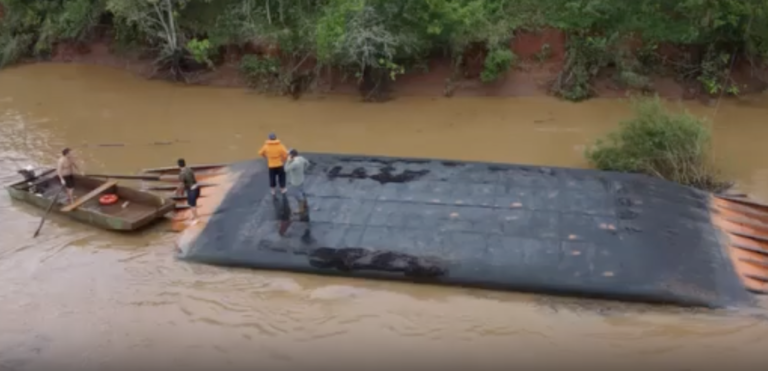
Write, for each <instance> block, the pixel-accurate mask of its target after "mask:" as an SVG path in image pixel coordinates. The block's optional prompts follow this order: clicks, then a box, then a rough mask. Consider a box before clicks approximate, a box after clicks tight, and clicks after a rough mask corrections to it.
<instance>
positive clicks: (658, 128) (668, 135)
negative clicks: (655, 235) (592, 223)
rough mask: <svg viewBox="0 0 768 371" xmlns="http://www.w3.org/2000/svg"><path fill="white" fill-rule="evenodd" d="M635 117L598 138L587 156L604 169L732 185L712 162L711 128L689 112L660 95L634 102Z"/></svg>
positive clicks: (710, 186)
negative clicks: (674, 108) (677, 109)
mask: <svg viewBox="0 0 768 371" xmlns="http://www.w3.org/2000/svg"><path fill="white" fill-rule="evenodd" d="M632 104H633V108H634V114H635V116H634V117H633V118H631V119H629V120H626V121H623V122H621V123H620V127H619V129H618V130H616V131H614V132H612V133H609V134H608V135H607V137H606V138H604V139H598V140H597V141H596V143H595V144H594V145H593V146H592V147H591V148H588V149H587V151H586V153H585V155H586V157H587V159H588V160H589V162H590V163H591V164H592V165H593V166H595V167H596V168H598V169H600V170H606V171H620V172H629V173H642V174H647V175H651V176H656V177H659V178H662V179H666V180H669V181H673V182H677V183H680V184H683V185H687V186H691V187H695V188H698V189H702V190H706V191H712V192H720V191H723V190H724V189H726V188H727V187H728V184H727V183H726V182H724V181H723V180H722V179H721V178H720V174H719V172H718V171H717V169H716V168H715V167H714V165H713V162H712V142H711V129H710V127H709V125H707V123H706V122H705V121H704V120H703V119H700V118H698V117H696V116H693V115H692V114H690V113H689V112H687V111H684V112H681V113H673V112H670V111H669V110H667V109H666V108H665V107H664V106H663V104H662V102H661V100H660V99H659V98H658V97H654V98H644V99H636V100H633V101H632Z"/></svg>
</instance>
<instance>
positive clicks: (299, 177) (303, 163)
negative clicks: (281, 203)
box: [285, 149, 309, 214]
mask: <svg viewBox="0 0 768 371" xmlns="http://www.w3.org/2000/svg"><path fill="white" fill-rule="evenodd" d="M307 168H309V161H307V159H305V158H304V157H301V156H299V151H297V150H295V149H291V152H290V153H289V155H288V162H286V163H285V172H286V174H288V185H290V188H289V191H288V193H289V194H290V195H291V196H292V197H294V198H296V202H297V203H298V204H299V208H298V210H299V214H304V211H306V206H307V205H306V199H307V197H306V194H305V193H304V172H305V171H306V170H307Z"/></svg>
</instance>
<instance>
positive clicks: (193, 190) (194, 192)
mask: <svg viewBox="0 0 768 371" xmlns="http://www.w3.org/2000/svg"><path fill="white" fill-rule="evenodd" d="M176 163H177V164H178V165H179V182H181V184H180V185H179V188H178V189H177V190H176V194H178V195H179V196H181V195H182V194H183V193H185V192H186V194H187V205H189V209H190V210H191V212H192V220H191V221H192V222H193V223H194V222H196V221H197V199H198V198H199V197H200V187H199V186H198V184H197V179H196V178H195V172H194V171H192V169H190V168H188V167H187V162H186V161H184V159H183V158H180V159H179V160H178V161H176Z"/></svg>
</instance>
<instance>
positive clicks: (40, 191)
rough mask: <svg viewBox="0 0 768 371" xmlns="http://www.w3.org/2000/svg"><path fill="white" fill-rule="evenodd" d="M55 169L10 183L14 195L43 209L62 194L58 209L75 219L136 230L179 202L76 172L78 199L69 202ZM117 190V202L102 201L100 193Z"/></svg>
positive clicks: (110, 227)
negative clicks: (104, 203) (61, 190)
mask: <svg viewBox="0 0 768 371" xmlns="http://www.w3.org/2000/svg"><path fill="white" fill-rule="evenodd" d="M61 187H62V185H61V183H60V181H59V178H58V177H57V176H56V174H55V172H54V170H53V169H49V170H46V171H43V172H42V173H40V174H39V175H37V176H33V177H27V179H25V180H23V181H20V182H16V183H13V184H10V185H8V186H6V190H7V191H8V194H9V195H10V196H11V198H13V199H16V200H19V201H22V202H26V203H28V204H30V205H33V206H37V207H39V208H42V209H46V208H48V206H49V205H50V204H51V201H52V200H53V198H54V197H56V195H57V194H58V195H59V196H58V199H57V200H56V204H55V205H54V210H55V211H56V212H57V213H59V214H62V215H66V216H68V217H70V218H72V219H74V220H77V221H80V222H82V223H85V224H90V225H93V226H95V227H98V228H102V229H107V230H113V231H134V230H137V229H140V228H142V227H144V226H147V225H148V224H150V223H152V222H154V221H156V220H158V219H161V218H163V217H164V216H165V215H166V214H168V213H169V212H171V211H173V210H174V207H175V202H174V201H173V200H172V199H170V198H164V197H160V196H157V195H154V194H152V193H149V192H144V191H140V190H137V189H133V188H130V187H125V186H119V185H117V181H115V180H102V179H96V178H92V177H87V176H81V175H75V192H74V193H75V203H74V204H73V205H68V202H67V199H66V194H65V193H64V192H59V190H60V189H61ZM107 193H109V194H114V195H116V196H117V202H114V203H112V204H109V205H102V204H101V203H100V202H99V196H101V195H103V194H107Z"/></svg>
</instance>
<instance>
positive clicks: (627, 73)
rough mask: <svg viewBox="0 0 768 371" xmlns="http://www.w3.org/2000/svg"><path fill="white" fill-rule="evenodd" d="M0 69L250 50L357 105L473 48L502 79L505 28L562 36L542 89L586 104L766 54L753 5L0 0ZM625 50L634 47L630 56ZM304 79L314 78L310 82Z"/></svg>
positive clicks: (725, 87)
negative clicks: (595, 93) (338, 81)
mask: <svg viewBox="0 0 768 371" xmlns="http://www.w3.org/2000/svg"><path fill="white" fill-rule="evenodd" d="M0 4H1V5H2V8H3V14H4V16H3V18H2V21H1V22H0V64H1V65H7V64H10V63H13V62H15V61H17V60H19V59H20V58H24V57H38V58H45V57H47V56H48V55H50V53H51V51H52V48H53V46H54V45H55V43H57V42H61V41H66V42H81V41H87V40H88V38H89V37H94V35H95V33H94V32H95V31H97V29H98V28H99V26H102V27H101V28H106V29H109V30H111V31H113V32H111V33H110V35H111V36H112V37H113V38H114V39H115V40H116V41H118V42H119V43H120V44H122V45H127V46H133V47H150V48H152V50H153V51H154V52H155V56H156V57H157V67H158V69H159V70H160V71H164V72H170V73H171V76H173V77H175V78H183V77H184V73H185V71H188V70H190V69H193V68H213V66H214V65H215V64H214V63H213V61H214V60H216V57H217V54H218V53H219V52H220V50H221V49H220V47H222V46H228V45H245V44H258V45H268V46H273V47H274V48H276V50H279V53H264V54H261V55H255V56H252V57H250V58H248V59H245V60H244V62H243V72H244V73H245V74H246V75H247V76H249V79H251V80H252V81H253V83H254V84H255V85H256V84H257V85H260V86H263V85H264V84H267V85H269V86H273V87H274V88H277V89H282V90H291V89H295V88H296V84H297V81H298V82H301V81H305V80H307V79H311V77H312V76H313V75H314V74H316V71H317V70H318V69H319V68H320V67H321V66H334V67H338V68H343V69H344V70H345V71H347V72H349V75H350V76H354V77H356V78H357V79H358V81H359V82H360V85H361V89H363V91H364V93H365V94H366V95H369V94H378V93H379V92H382V91H385V90H386V85H387V82H388V81H391V80H393V79H396V78H397V76H398V75H400V74H402V73H404V72H405V71H406V70H409V69H412V68H415V67H418V66H423V65H424V60H425V59H427V58H429V57H430V56H434V55H435V54H436V53H440V54H442V55H445V56H450V57H451V58H452V59H453V61H454V65H455V66H456V68H457V70H460V69H461V68H463V66H464V64H465V63H464V61H463V58H465V56H466V53H465V52H466V51H467V50H468V49H470V48H473V50H477V49H480V50H483V53H482V56H483V58H485V61H484V63H483V64H482V65H483V67H484V69H483V71H482V73H481V75H480V78H481V79H482V81H485V82H490V81H493V80H496V79H498V78H499V77H500V76H503V75H504V73H505V72H506V70H508V69H509V68H511V67H512V66H514V64H515V63H516V62H517V60H518V58H517V57H516V56H515V55H514V54H513V53H512V52H511V50H510V48H509V44H510V40H511V39H512V38H513V37H514V35H515V31H517V30H521V29H526V30H536V29H541V28H543V27H554V28H557V29H561V30H563V31H565V32H566V33H567V35H568V45H567V55H566V60H565V65H564V66H563V69H562V72H561V74H560V76H559V77H558V79H557V80H556V81H555V82H554V84H553V91H554V93H556V94H558V95H560V96H562V97H564V98H567V99H571V100H580V99H584V98H587V97H589V96H590V95H591V94H592V89H593V88H592V81H593V79H594V78H595V76H597V74H598V73H600V72H601V71H603V70H605V69H606V68H608V67H611V68H612V70H613V71H614V74H615V77H616V79H617V80H618V81H619V82H621V83H623V84H625V85H627V86H629V87H633V88H638V89H646V88H648V79H647V76H648V74H650V73H651V72H652V70H653V68H655V67H657V66H659V65H662V64H665V63H667V64H668V65H670V66H673V67H674V68H675V71H676V74H677V75H678V76H680V77H682V78H686V79H691V80H698V81H699V82H700V84H701V85H702V86H703V88H704V89H705V91H706V92H707V93H710V94H717V93H720V92H723V91H725V92H727V93H737V92H738V90H737V87H736V86H734V85H733V84H730V83H729V81H728V79H727V74H726V73H725V71H727V69H728V66H729V64H730V63H732V62H733V56H735V55H738V56H740V57H743V58H746V59H747V60H749V61H750V62H752V63H753V64H754V65H758V64H759V63H762V62H763V60H764V59H765V57H766V56H768V2H766V1H764V0H677V1H670V0H634V1H627V0H420V1H411V0H291V1H289V0H216V1H213V0H0ZM629 41H640V42H641V45H642V47H640V48H630V47H627V46H628V45H634V44H632V43H631V42H629ZM665 44H669V45H677V46H685V47H686V48H685V49H684V50H685V51H686V53H683V55H682V56H681V57H680V58H679V60H674V61H666V60H659V57H658V53H656V50H657V48H658V47H659V46H660V45H665ZM313 70H314V72H313Z"/></svg>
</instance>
